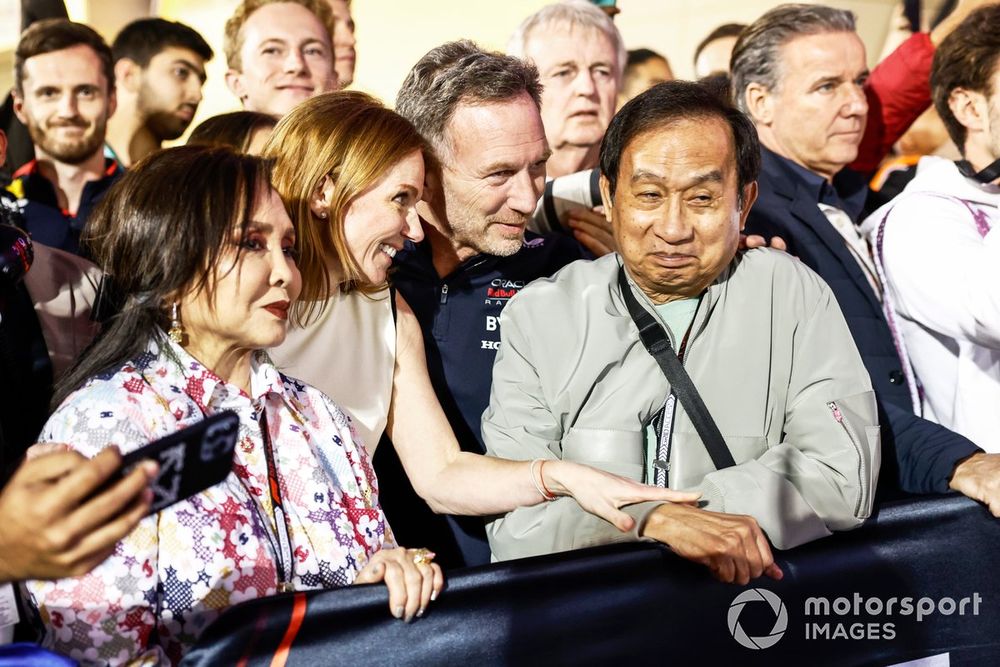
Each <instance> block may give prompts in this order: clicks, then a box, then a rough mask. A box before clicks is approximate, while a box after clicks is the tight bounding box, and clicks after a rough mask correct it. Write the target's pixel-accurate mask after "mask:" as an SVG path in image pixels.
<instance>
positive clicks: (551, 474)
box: [542, 460, 701, 532]
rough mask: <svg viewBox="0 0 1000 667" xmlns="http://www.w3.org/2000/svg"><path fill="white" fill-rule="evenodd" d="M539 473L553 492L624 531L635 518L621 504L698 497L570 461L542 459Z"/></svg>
mask: <svg viewBox="0 0 1000 667" xmlns="http://www.w3.org/2000/svg"><path fill="white" fill-rule="evenodd" d="M542 474H543V475H544V482H545V485H546V486H547V487H548V488H549V489H550V490H551V491H552V492H553V493H556V494H559V495H569V496H573V498H575V499H576V502H577V503H579V505H580V507H582V508H583V509H585V510H587V511H588V512H590V513H591V514H594V515H596V516H599V517H601V518H602V519H604V520H605V521H608V522H609V523H611V524H613V525H614V526H615V527H616V528H617V529H618V530H620V531H622V532H628V531H630V530H632V529H633V528H634V527H635V519H633V518H632V517H631V516H629V515H628V514H626V513H625V512H623V511H621V508H622V507H624V506H625V505H634V504H635V503H642V502H646V501H651V500H653V501H663V502H669V503H694V502H696V501H697V500H698V499H699V498H700V497H701V494H700V493H696V492H690V491H674V490H673V489H663V488H660V487H658V486H650V485H648V484H640V483H639V482H635V481H633V480H631V479H626V478H625V477H621V476H619V475H615V474H612V473H609V472H605V471H603V470H598V469H597V468H592V467H590V466H586V465H581V464H579V463H573V462H571V461H559V460H549V461H546V465H545V466H543V467H542Z"/></svg>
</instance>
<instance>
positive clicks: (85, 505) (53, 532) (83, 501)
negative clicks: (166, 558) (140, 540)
mask: <svg viewBox="0 0 1000 667" xmlns="http://www.w3.org/2000/svg"><path fill="white" fill-rule="evenodd" d="M50 449H51V448H50ZM44 451H45V448H40V449H36V450H35V451H34V452H33V453H32V456H31V457H29V458H28V459H27V460H26V461H25V462H24V463H22V464H21V467H20V468H18V469H17V471H16V472H15V473H14V476H13V477H11V479H10V481H9V482H8V483H7V486H5V487H4V488H3V490H2V491H0V525H2V526H3V530H2V531H0V582H4V581H20V580H24V579H59V578H63V577H75V576H80V575H82V574H86V573H87V572H89V571H90V570H92V569H93V568H94V567H96V566H97V565H99V564H100V563H101V562H102V561H104V559H105V558H107V557H108V556H110V555H111V554H112V552H114V549H115V545H116V544H117V543H118V541H119V540H121V539H122V538H123V537H125V536H126V535H128V534H129V533H130V532H131V531H132V529H133V528H135V526H136V524H138V523H139V521H140V520H141V519H142V518H143V517H144V516H146V513H147V512H148V511H149V505H150V503H151V502H152V500H153V492H152V491H151V490H150V489H149V482H150V481H151V480H152V479H153V477H155V475H156V469H157V468H156V463H154V462H152V461H145V462H143V463H141V464H140V465H137V466H136V467H135V469H134V470H132V471H131V472H130V473H129V474H128V475H126V476H125V477H123V478H122V479H121V480H119V481H117V482H115V483H114V484H113V485H111V486H110V487H109V488H107V489H105V490H101V487H102V486H103V485H104V484H105V483H106V482H107V481H108V480H109V479H110V478H111V476H112V474H113V473H114V472H115V471H116V470H118V468H119V467H120V466H121V460H122V459H121V454H120V453H119V452H118V450H117V449H116V448H114V447H108V448H106V449H104V450H103V451H102V452H101V453H99V454H98V455H97V456H95V457H94V458H92V459H89V460H88V459H86V458H84V457H83V456H81V455H80V454H79V453H77V452H72V451H65V450H63V451H49V452H48V453H41V454H39V452H44Z"/></svg>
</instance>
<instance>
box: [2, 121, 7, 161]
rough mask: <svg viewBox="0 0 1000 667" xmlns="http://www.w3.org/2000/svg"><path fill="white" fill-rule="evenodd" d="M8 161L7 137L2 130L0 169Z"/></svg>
mask: <svg viewBox="0 0 1000 667" xmlns="http://www.w3.org/2000/svg"><path fill="white" fill-rule="evenodd" d="M6 161H7V135H6V134H4V132H3V130H0V167H2V166H3V164H4V162H6Z"/></svg>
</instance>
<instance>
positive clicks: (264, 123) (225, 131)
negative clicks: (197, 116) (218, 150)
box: [187, 111, 278, 153]
mask: <svg viewBox="0 0 1000 667" xmlns="http://www.w3.org/2000/svg"><path fill="white" fill-rule="evenodd" d="M277 124H278V120H277V119H276V118H275V117H274V116H271V115H269V114H266V113H260V112H259V111H233V112H230V113H224V114H219V115H218V116H212V117H211V118H209V119H207V120H204V121H202V122H201V124H200V125H198V127H196V128H194V129H193V130H192V131H191V136H189V137H188V140H187V142H188V145H193V144H203V145H205V146H229V147H230V148H233V149H235V150H236V151H238V152H240V153H246V152H247V150H248V149H249V148H250V141H251V140H252V139H253V135H254V132H256V131H257V130H262V129H264V128H268V129H273V128H274V126H275V125H277Z"/></svg>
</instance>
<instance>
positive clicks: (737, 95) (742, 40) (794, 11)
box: [729, 4, 855, 111]
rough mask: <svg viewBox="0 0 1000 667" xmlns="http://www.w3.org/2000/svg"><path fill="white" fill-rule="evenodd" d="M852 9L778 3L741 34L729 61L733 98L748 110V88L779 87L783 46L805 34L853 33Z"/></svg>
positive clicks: (774, 89) (769, 88)
mask: <svg viewBox="0 0 1000 667" xmlns="http://www.w3.org/2000/svg"><path fill="white" fill-rule="evenodd" d="M854 31H855V20H854V14H853V12H850V11H848V10H846V9H835V8H833V7H826V6H824V5H803V4H788V5H778V6H777V7H775V8H774V9H772V10H770V11H768V12H766V13H765V14H764V15H762V16H761V17H760V18H758V19H757V20H756V21H754V22H753V23H751V24H750V25H748V26H747V27H746V29H745V30H743V32H741V33H740V36H739V38H738V39H737V40H736V45H735V46H734V47H733V55H732V56H731V58H730V60H729V72H730V76H732V78H733V100H734V102H735V103H736V106H737V107H739V108H740V109H741V110H743V111H747V101H746V89H747V86H749V85H750V84H751V83H759V84H761V85H762V86H764V87H765V88H767V89H768V90H770V91H776V90H778V88H779V83H780V73H781V56H780V54H779V51H780V50H781V47H782V46H784V45H785V44H787V43H788V42H790V41H792V40H793V39H795V38H796V37H800V36H802V35H821V34H825V33H831V32H854Z"/></svg>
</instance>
